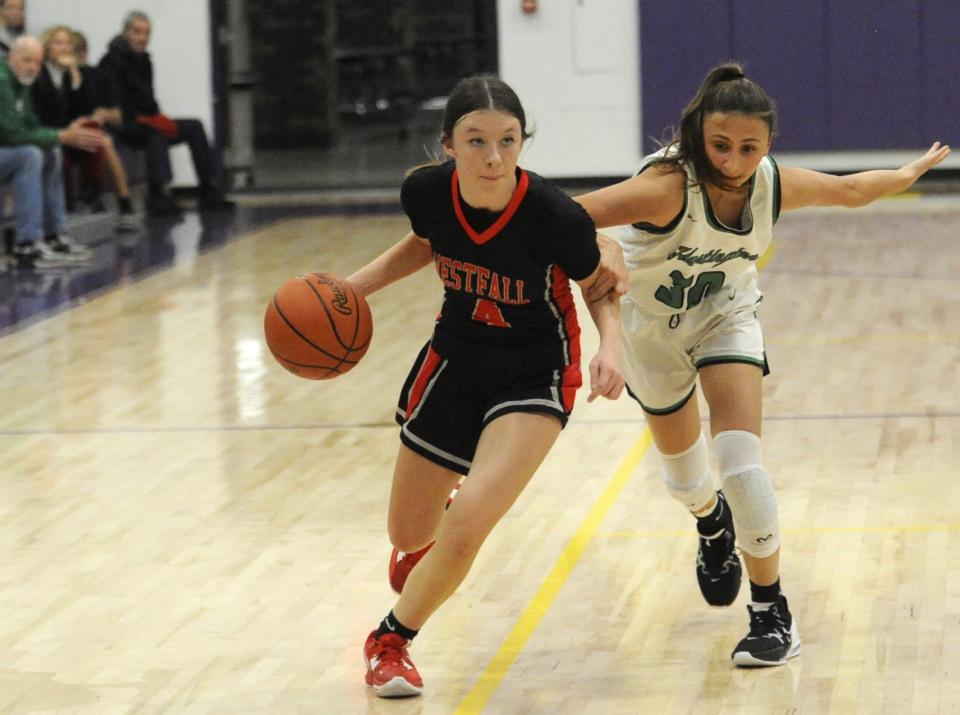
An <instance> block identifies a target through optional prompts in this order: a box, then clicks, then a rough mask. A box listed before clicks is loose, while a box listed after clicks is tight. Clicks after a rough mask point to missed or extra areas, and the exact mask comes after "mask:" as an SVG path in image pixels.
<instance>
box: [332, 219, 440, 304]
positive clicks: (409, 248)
mask: <svg viewBox="0 0 960 715" xmlns="http://www.w3.org/2000/svg"><path fill="white" fill-rule="evenodd" d="M432 261H433V253H432V251H431V250H430V243H429V242H428V241H427V240H426V239H424V238H420V237H419V236H417V235H416V234H415V233H413V232H410V233H408V234H407V235H406V236H404V237H403V238H402V239H401V240H400V241H399V242H398V243H395V244H394V245H393V246H391V247H390V248H388V249H387V250H386V251H384V252H383V253H381V254H380V255H379V256H377V257H376V258H374V259H373V260H372V261H370V263H368V264H367V265H365V266H364V267H363V268H361V269H360V270H358V271H357V272H356V273H353V274H351V275H349V276H347V280H348V281H349V282H350V283H351V284H353V287H354V288H356V289H357V290H359V291H360V292H361V293H362V294H363V295H364V296H365V297H366V296H368V295H370V294H371V293H373V292H374V291H378V290H380V289H381V288H383V287H385V286H388V285H390V284H391V283H394V282H396V281H398V280H400V279H401V278H406V277H407V276H409V275H410V274H412V273H416V272H417V271H419V270H420V269H421V268H423V267H424V266H426V265H427V264H428V263H431V262H432Z"/></svg>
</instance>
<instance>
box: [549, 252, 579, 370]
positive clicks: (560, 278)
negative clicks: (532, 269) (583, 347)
mask: <svg viewBox="0 0 960 715" xmlns="http://www.w3.org/2000/svg"><path fill="white" fill-rule="evenodd" d="M550 300H551V301H552V302H553V304H554V305H555V306H556V308H557V310H558V311H559V312H560V319H561V320H562V321H563V335H562V336H561V337H562V338H563V339H564V340H565V341H566V343H567V353H568V356H567V357H568V358H569V362H568V364H570V365H578V366H579V365H580V323H578V322H577V308H576V305H575V304H574V302H573V293H572V292H571V291H570V279H569V278H567V274H566V273H564V272H563V270H562V269H561V268H560V266H557V265H554V266H553V267H552V269H551V276H550ZM578 369H579V368H578Z"/></svg>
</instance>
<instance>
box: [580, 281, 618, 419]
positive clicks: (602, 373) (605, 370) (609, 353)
mask: <svg viewBox="0 0 960 715" xmlns="http://www.w3.org/2000/svg"><path fill="white" fill-rule="evenodd" d="M599 273H600V267H599V266H597V269H596V270H595V271H594V272H593V273H592V274H591V275H590V276H588V277H587V278H585V279H584V280H582V281H577V285H579V286H580V290H581V291H582V292H583V298H584V300H585V301H586V302H587V309H588V310H589V311H590V317H591V318H593V322H594V325H596V326H597V332H598V333H600V348H599V349H598V350H597V354H596V355H595V356H594V357H593V360H591V361H590V396H589V397H588V398H587V402H593V401H594V399H596V398H597V396H601V395H602V396H603V397H606V398H607V399H608V400H615V399H617V398H618V397H620V393H621V392H622V391H623V373H622V372H621V370H620V296H618V295H617V294H616V293H615V292H613V291H610V292H608V293H607V294H606V295H605V296H603V297H602V298H599V299H598V300H592V301H591V300H590V298H589V297H588V292H589V290H590V286H591V285H592V284H593V282H594V281H595V280H596V279H597V275H598V274H599Z"/></svg>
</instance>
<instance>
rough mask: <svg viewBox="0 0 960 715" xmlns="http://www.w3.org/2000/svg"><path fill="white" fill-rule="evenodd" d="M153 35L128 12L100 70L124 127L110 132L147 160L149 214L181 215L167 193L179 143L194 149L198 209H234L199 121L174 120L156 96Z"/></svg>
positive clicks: (142, 19) (142, 17) (143, 19)
mask: <svg viewBox="0 0 960 715" xmlns="http://www.w3.org/2000/svg"><path fill="white" fill-rule="evenodd" d="M150 31H151V25H150V18H149V17H147V15H146V14H144V13H142V12H139V11H133V12H130V13H129V14H128V15H127V16H126V18H125V19H124V22H123V32H122V33H121V34H119V35H117V36H116V37H114V38H113V40H111V41H110V44H109V45H108V49H107V53H106V54H105V55H104V56H103V58H102V59H101V60H100V65H99V69H100V70H101V71H102V72H103V73H104V74H105V75H106V76H107V77H108V78H109V79H110V81H111V82H112V83H113V86H114V88H115V89H116V92H117V99H118V101H119V106H120V110H121V111H122V113H123V122H122V123H121V124H120V125H119V126H117V127H114V128H112V130H111V131H113V133H114V135H115V136H116V138H117V139H118V140H119V141H121V142H123V143H125V144H127V145H128V146H131V147H136V148H142V149H143V150H144V152H145V155H146V163H147V182H148V184H149V194H148V196H147V210H148V211H149V212H150V213H154V214H171V213H178V212H179V210H180V209H179V207H178V206H177V204H176V202H175V201H174V200H173V197H172V196H171V195H170V193H169V189H168V186H169V184H170V181H171V179H172V178H173V174H172V171H171V169H170V146H171V145H173V144H179V143H180V142H186V143H187V144H188V145H189V147H190V156H191V158H192V159H193V167H194V170H195V171H196V174H197V180H198V181H199V183H200V185H199V205H200V208H204V209H225V208H232V207H233V204H232V203H231V202H230V201H227V200H226V199H225V198H224V196H223V193H222V192H221V190H220V189H219V188H218V186H217V180H216V169H215V166H214V157H213V151H212V150H211V148H210V142H209V141H208V139H207V135H206V132H205V131H204V129H203V124H201V123H200V121H199V120H197V119H171V118H170V117H168V116H167V115H166V114H163V113H162V112H161V111H160V107H159V105H158V104H157V100H156V97H155V95H154V88H153V63H152V61H151V59H150V53H148V52H147V45H148V44H149V42H150Z"/></svg>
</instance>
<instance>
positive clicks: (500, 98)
mask: <svg viewBox="0 0 960 715" xmlns="http://www.w3.org/2000/svg"><path fill="white" fill-rule="evenodd" d="M480 109H495V110H497V111H498V112H504V113H505V114H512V115H513V116H514V117H516V118H517V119H518V120H519V121H520V135H521V136H522V137H523V138H524V139H529V138H530V137H531V136H532V135H531V134H529V133H528V132H527V115H526V113H525V112H524V111H523V105H522V104H520V98H519V97H518V96H517V93H516V92H514V91H513V89H511V88H510V85H508V84H507V83H506V82H504V81H503V80H502V79H500V78H499V77H497V76H495V75H492V74H478V75H473V76H472V77H465V78H464V79H462V80H460V81H459V82H457V86H456V87H454V88H453V90H452V91H451V92H450V96H449V97H448V98H447V106H446V108H445V109H444V110H443V124H442V127H441V132H440V141H441V142H448V141H450V140H451V139H453V128H454V127H455V126H456V124H457V122H459V121H460V118H461V117H463V116H464V115H466V114H470V112H476V111H477V110H480Z"/></svg>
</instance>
